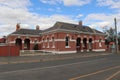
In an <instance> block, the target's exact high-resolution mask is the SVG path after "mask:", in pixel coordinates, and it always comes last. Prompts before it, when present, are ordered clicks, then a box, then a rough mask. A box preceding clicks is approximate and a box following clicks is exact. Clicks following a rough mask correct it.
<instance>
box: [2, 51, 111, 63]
mask: <svg viewBox="0 0 120 80" xmlns="http://www.w3.org/2000/svg"><path fill="white" fill-rule="evenodd" d="M110 54H111V53H106V52H102V53H73V54H54V55H41V56H17V57H0V65H3V64H17V63H31V62H44V61H53V60H64V59H74V58H81V57H93V56H103V55H110Z"/></svg>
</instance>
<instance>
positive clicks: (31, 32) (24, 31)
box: [12, 29, 42, 35]
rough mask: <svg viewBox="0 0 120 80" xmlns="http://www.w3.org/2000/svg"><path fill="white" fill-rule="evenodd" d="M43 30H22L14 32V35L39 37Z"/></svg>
mask: <svg viewBox="0 0 120 80" xmlns="http://www.w3.org/2000/svg"><path fill="white" fill-rule="evenodd" d="M41 32H42V31H41V30H34V29H20V30H18V31H15V32H13V33H12V34H23V35H39V33H41Z"/></svg>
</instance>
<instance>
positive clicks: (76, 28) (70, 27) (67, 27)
mask: <svg viewBox="0 0 120 80" xmlns="http://www.w3.org/2000/svg"><path fill="white" fill-rule="evenodd" d="M59 29H63V30H70V31H73V30H74V31H79V32H87V33H100V34H102V32H100V31H98V30H95V29H92V28H90V27H89V26H84V25H82V26H80V25H77V24H71V23H64V22H56V23H55V25H54V26H53V27H50V28H48V29H46V30H44V31H43V32H48V31H51V30H59Z"/></svg>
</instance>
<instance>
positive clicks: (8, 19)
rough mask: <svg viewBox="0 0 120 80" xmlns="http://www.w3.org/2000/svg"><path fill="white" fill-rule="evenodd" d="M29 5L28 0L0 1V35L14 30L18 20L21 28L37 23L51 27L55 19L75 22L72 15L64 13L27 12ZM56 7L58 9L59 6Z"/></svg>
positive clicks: (33, 26)
mask: <svg viewBox="0 0 120 80" xmlns="http://www.w3.org/2000/svg"><path fill="white" fill-rule="evenodd" d="M8 3H10V4H8ZM17 5H18V6H17ZM30 5H32V3H30V1H29V0H13V1H11V2H10V0H1V1H0V28H1V29H0V33H1V34H0V37H2V36H4V35H8V34H10V33H11V32H13V31H15V30H16V29H15V28H16V24H17V23H18V22H20V23H21V27H22V28H35V26H36V25H37V24H38V25H40V28H41V29H46V28H48V27H51V26H52V25H53V24H54V23H55V22H56V21H57V20H59V21H65V22H73V23H74V22H75V21H73V20H72V17H70V16H66V15H51V16H44V15H40V14H37V13H32V12H29V10H28V6H30ZM56 9H57V10H59V11H60V8H59V7H58V8H56Z"/></svg>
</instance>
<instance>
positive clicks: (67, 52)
mask: <svg viewBox="0 0 120 80" xmlns="http://www.w3.org/2000/svg"><path fill="white" fill-rule="evenodd" d="M76 52H77V51H58V52H56V54H70V53H76Z"/></svg>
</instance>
